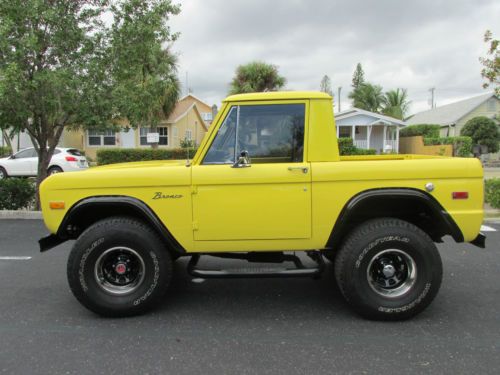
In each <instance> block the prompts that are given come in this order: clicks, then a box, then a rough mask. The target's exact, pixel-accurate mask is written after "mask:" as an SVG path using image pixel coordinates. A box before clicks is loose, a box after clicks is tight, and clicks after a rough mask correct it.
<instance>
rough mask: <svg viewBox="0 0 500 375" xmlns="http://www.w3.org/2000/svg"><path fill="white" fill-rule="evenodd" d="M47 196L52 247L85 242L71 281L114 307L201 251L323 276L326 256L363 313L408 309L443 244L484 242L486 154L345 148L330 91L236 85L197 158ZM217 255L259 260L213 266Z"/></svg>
mask: <svg viewBox="0 0 500 375" xmlns="http://www.w3.org/2000/svg"><path fill="white" fill-rule="evenodd" d="M40 196H41V202H42V210H43V217H44V220H45V224H46V226H47V228H48V229H49V231H50V232H51V234H50V235H49V236H47V237H45V238H42V239H41V240H40V248H41V251H46V250H48V249H50V248H52V247H54V246H57V245H58V244H60V243H62V242H64V241H66V240H70V239H74V240H76V241H75V243H74V245H73V249H72V251H71V254H70V256H69V260H68V267H67V273H68V280H69V285H70V287H71V290H72V292H73V293H74V295H75V296H76V298H77V299H78V300H79V301H80V302H81V303H82V304H83V305H84V306H85V307H87V308H88V309H90V310H92V311H94V312H96V313H98V314H101V315H106V316H128V315H134V314H139V313H142V312H145V311H147V310H149V309H151V308H152V307H154V306H155V305H157V304H158V303H159V302H160V301H161V300H162V298H163V297H164V295H165V294H166V292H167V289H168V286H169V282H170V279H171V277H172V263H173V261H174V260H175V259H177V258H179V257H182V256H189V257H190V260H189V263H188V266H187V269H188V272H189V273H190V274H191V275H193V276H194V277H197V278H214V277H222V278H231V277H233V278H235V277H300V276H309V277H311V276H312V277H318V276H319V275H320V274H321V272H322V271H323V270H324V269H325V263H324V258H327V259H328V260H330V261H331V262H333V264H334V267H333V268H334V272H335V277H336V280H337V283H338V286H339V288H340V290H341V291H342V294H343V295H344V297H345V299H346V300H347V301H348V302H349V304H350V305H351V306H352V307H353V308H354V310H356V311H357V312H358V313H360V314H361V315H363V316H365V317H368V318H371V319H383V320H399V319H406V318H409V317H411V316H414V315H415V314H417V313H419V312H420V311H422V310H423V309H424V308H425V307H426V306H428V305H429V304H430V302H431V301H432V300H433V298H434V297H435V296H436V294H437V292H438V289H439V287H440V284H441V278H442V263H441V258H440V256H439V253H438V251H437V248H436V245H435V242H440V241H441V239H442V237H443V236H446V235H450V236H451V237H453V239H454V240H455V241H456V242H472V243H473V244H475V245H477V246H482V247H484V242H485V237H484V236H483V235H482V234H481V233H480V232H479V231H480V227H481V223H482V220H483V171H482V168H481V164H480V162H479V161H478V160H477V159H474V158H450V157H437V156H436V157H434V156H422V155H397V154H389V155H376V156H375V155H373V156H340V155H339V149H338V145H337V133H336V129H335V123H334V118H333V111H332V98H331V97H330V96H328V95H326V94H324V93H318V92H272V93H255V94H241V95H234V96H230V97H228V98H227V99H226V100H225V101H224V102H223V105H222V108H221V110H220V112H219V113H218V115H217V117H216V118H215V120H214V122H213V124H212V126H211V127H210V129H209V131H208V133H207V135H206V136H205V138H204V140H203V142H202V143H201V145H200V147H199V149H198V152H197V153H196V155H195V156H194V158H193V159H192V160H187V161H186V160H183V161H149V162H138V163H123V164H115V165H108V166H102V167H97V168H91V169H90V170H88V171H84V172H79V173H61V174H56V175H54V176H51V177H49V178H47V179H46V180H45V181H44V182H43V184H42V185H41V190H40ZM299 252H303V254H305V255H306V256H302V255H300V253H299ZM205 256H215V257H221V258H234V259H240V260H241V261H242V262H244V263H246V262H256V263H259V265H258V266H257V267H256V266H254V267H250V268H248V267H243V268H241V269H231V268H230V269H207V268H206V267H201V266H200V264H199V260H200V258H201V259H203V257H205ZM262 263H274V265H272V266H265V267H260V266H262V265H261V264H262Z"/></svg>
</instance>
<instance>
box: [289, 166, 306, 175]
mask: <svg viewBox="0 0 500 375" xmlns="http://www.w3.org/2000/svg"><path fill="white" fill-rule="evenodd" d="M288 170H289V171H302V173H304V174H306V173H307V172H308V171H309V168H307V167H288Z"/></svg>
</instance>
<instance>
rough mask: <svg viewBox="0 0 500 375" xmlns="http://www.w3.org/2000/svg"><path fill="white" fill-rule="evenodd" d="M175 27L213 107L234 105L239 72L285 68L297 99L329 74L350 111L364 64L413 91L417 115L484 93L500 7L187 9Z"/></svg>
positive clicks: (290, 0) (193, 83)
mask: <svg viewBox="0 0 500 375" xmlns="http://www.w3.org/2000/svg"><path fill="white" fill-rule="evenodd" d="M177 2H178V3H180V4H181V6H182V11H181V14H180V15H178V16H175V17H174V18H173V19H172V20H171V21H170V25H171V27H172V30H173V31H179V32H180V33H181V35H180V38H179V40H178V41H177V42H175V44H174V47H173V49H174V51H176V53H178V55H179V63H180V64H179V68H180V70H179V76H180V78H181V81H182V83H183V84H185V81H186V72H188V82H189V83H188V85H189V87H190V88H191V89H192V91H193V93H194V94H195V95H196V96H198V97H200V98H201V99H203V100H205V101H207V102H208V103H210V104H214V103H215V104H217V105H219V104H220V102H221V100H222V99H223V98H224V97H225V96H226V94H227V92H228V88H229V82H230V81H231V78H232V77H233V75H234V71H235V69H236V67H237V66H238V65H240V64H245V63H247V62H250V61H253V60H261V61H265V62H267V63H272V64H275V65H278V67H279V71H280V73H281V74H282V75H284V76H285V77H286V78H287V80H288V82H287V85H286V88H287V89H290V90H318V89H319V84H320V81H321V78H322V77H323V75H325V74H327V75H329V76H330V78H331V80H332V86H333V87H334V91H335V94H336V91H337V87H338V86H342V95H341V97H342V110H344V109H347V108H348V107H349V106H350V102H349V99H348V98H347V95H348V93H349V92H350V91H351V87H350V85H351V78H352V73H353V71H354V68H355V66H356V64H357V63H358V62H360V63H361V64H362V65H363V68H364V70H365V79H366V80H367V81H369V82H371V83H375V84H379V85H381V86H382V87H383V88H384V90H389V89H395V88H397V87H401V88H407V89H408V93H409V97H410V100H412V105H411V108H410V113H415V112H419V111H422V110H425V109H428V108H429V104H428V100H429V97H430V93H429V88H431V87H435V88H436V90H435V95H436V102H437V105H438V106H439V105H443V104H447V103H449V102H452V101H455V100H457V99H462V98H466V97H469V96H473V95H476V94H481V93H484V92H485V91H484V90H483V89H482V86H481V85H482V82H483V80H482V78H481V75H480V70H481V65H480V63H479V61H478V57H479V56H484V55H485V53H486V45H485V43H484V42H483V34H484V31H485V30H486V29H490V30H492V32H493V34H494V36H495V37H496V38H498V37H500V22H499V20H500V1H498V0H491V1H490V0H469V1H463V0H418V1H404V0H402V1H399V0H394V1H388V0H377V1H371V0H365V1H360V0H350V1H335V0H314V1H311V0H309V1H306V0H251V1H250V0H232V1H228V0H184V1H182V0H181V1H177Z"/></svg>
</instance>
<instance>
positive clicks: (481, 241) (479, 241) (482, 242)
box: [470, 232, 486, 249]
mask: <svg viewBox="0 0 500 375" xmlns="http://www.w3.org/2000/svg"><path fill="white" fill-rule="evenodd" d="M470 243H471V244H472V245H474V246H477V247H480V248H481V249H484V248H485V247H486V236H485V235H484V234H483V233H481V232H479V234H478V235H477V237H476V238H474V239H473V240H472V241H471V242H470Z"/></svg>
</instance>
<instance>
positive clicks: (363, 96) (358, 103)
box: [349, 83, 385, 112]
mask: <svg viewBox="0 0 500 375" xmlns="http://www.w3.org/2000/svg"><path fill="white" fill-rule="evenodd" d="M349 98H350V99H352V105H353V106H354V107H356V108H360V109H364V110H366V111H371V112H380V110H381V108H382V105H383V103H384V101H385V99H384V94H383V93H382V87H381V86H379V85H372V84H371V83H363V84H361V85H360V86H359V87H358V88H356V89H354V91H352V92H351V93H350V94H349Z"/></svg>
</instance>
